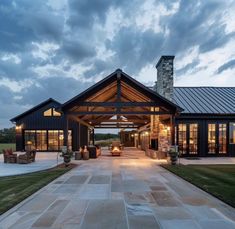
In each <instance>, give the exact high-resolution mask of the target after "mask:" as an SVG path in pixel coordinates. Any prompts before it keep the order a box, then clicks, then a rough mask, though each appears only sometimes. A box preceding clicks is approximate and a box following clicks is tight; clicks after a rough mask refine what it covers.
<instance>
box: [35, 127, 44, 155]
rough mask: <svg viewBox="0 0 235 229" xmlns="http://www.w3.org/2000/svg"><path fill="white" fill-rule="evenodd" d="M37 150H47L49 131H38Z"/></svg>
mask: <svg viewBox="0 0 235 229" xmlns="http://www.w3.org/2000/svg"><path fill="white" fill-rule="evenodd" d="M36 142H37V150H47V131H46V130H36Z"/></svg>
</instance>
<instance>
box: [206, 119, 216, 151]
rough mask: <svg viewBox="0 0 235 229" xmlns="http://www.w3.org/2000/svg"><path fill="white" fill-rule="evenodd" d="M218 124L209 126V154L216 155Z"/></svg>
mask: <svg viewBox="0 0 235 229" xmlns="http://www.w3.org/2000/svg"><path fill="white" fill-rule="evenodd" d="M216 140H217V139H216V124H215V123H210V124H208V154H210V155H213V154H216Z"/></svg>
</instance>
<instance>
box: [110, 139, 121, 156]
mask: <svg viewBox="0 0 235 229" xmlns="http://www.w3.org/2000/svg"><path fill="white" fill-rule="evenodd" d="M121 152H122V151H121V144H120V142H112V146H111V154H112V156H120V155H121Z"/></svg>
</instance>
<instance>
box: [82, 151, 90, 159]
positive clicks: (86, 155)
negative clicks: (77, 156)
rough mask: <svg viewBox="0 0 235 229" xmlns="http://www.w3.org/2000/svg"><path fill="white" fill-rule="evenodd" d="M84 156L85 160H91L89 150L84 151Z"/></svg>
mask: <svg viewBox="0 0 235 229" xmlns="http://www.w3.org/2000/svg"><path fill="white" fill-rule="evenodd" d="M82 157H83V160H89V152H88V151H87V152H83V155H82Z"/></svg>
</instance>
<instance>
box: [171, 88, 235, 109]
mask: <svg viewBox="0 0 235 229" xmlns="http://www.w3.org/2000/svg"><path fill="white" fill-rule="evenodd" d="M174 102H175V103H176V104H177V105H178V106H180V107H182V108H183V109H184V111H183V112H182V113H184V114H235V87H174Z"/></svg>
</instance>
